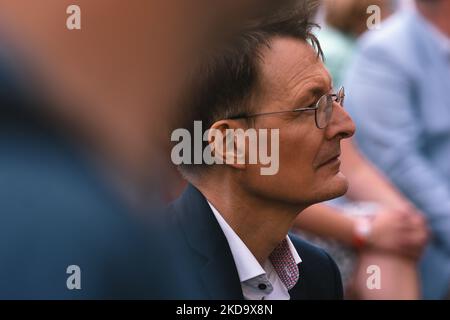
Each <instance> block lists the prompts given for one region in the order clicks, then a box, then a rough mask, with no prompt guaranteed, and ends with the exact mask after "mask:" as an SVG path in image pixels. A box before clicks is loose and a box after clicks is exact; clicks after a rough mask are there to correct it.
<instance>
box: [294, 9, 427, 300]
mask: <svg viewBox="0 0 450 320" xmlns="http://www.w3.org/2000/svg"><path fill="white" fill-rule="evenodd" d="M372 4H376V5H378V6H379V7H380V8H381V13H382V14H383V16H387V15H388V14H389V12H390V5H391V3H390V1H385V0H383V1H382V0H379V1H375V2H374V1H369V0H368V1H361V0H326V1H324V2H323V7H322V9H323V11H324V12H323V13H324V16H325V22H326V25H325V26H323V28H321V29H320V30H319V31H318V38H319V40H320V41H321V45H322V50H323V52H324V56H325V65H326V66H327V68H328V69H329V70H330V73H331V74H332V76H333V80H335V81H336V82H335V85H338V86H339V85H341V79H342V78H343V74H345V72H346V70H347V67H348V64H349V63H350V62H351V59H352V56H353V51H354V47H355V46H356V39H357V37H358V36H359V35H361V34H362V33H363V32H364V31H365V30H367V17H368V15H367V13H366V9H367V7H368V6H369V5H372ZM342 149H343V152H342V156H341V160H342V172H343V173H344V175H345V176H346V177H347V178H348V180H349V184H350V188H349V191H348V192H347V194H346V195H345V198H340V199H338V200H334V201H329V202H328V203H326V204H319V205H315V206H312V207H310V208H308V209H306V210H305V211H304V212H303V214H302V215H300V216H299V217H298V218H297V219H296V222H295V224H294V227H295V232H297V233H299V234H300V235H301V236H302V237H304V238H306V239H307V240H309V241H311V242H313V243H315V244H317V245H319V246H320V247H323V248H324V249H325V250H327V251H328V252H329V253H330V255H331V256H332V257H333V258H334V259H335V260H336V263H337V264H338V267H339V269H340V271H341V274H342V278H343V282H344V289H345V291H346V297H347V298H351V299H418V298H420V296H421V295H420V284H419V277H418V271H417V262H418V260H419V259H420V257H421V254H422V251H423V248H424V246H425V244H426V240H427V228H426V225H425V223H424V219H423V218H422V215H421V214H420V213H419V212H418V210H417V209H416V208H414V206H413V205H412V204H411V203H410V202H409V201H408V200H407V199H405V197H404V196H403V195H402V194H401V193H400V192H398V190H396V188H395V187H394V186H392V184H391V183H390V182H389V181H388V180H387V179H386V178H385V177H384V176H383V175H382V174H381V173H380V172H379V171H378V170H376V169H375V168H374V166H373V165H372V164H370V163H369V162H368V161H367V160H366V159H365V158H364V157H363V156H362V155H361V154H360V153H359V152H358V150H357V148H356V147H355V145H354V144H353V143H352V141H351V140H350V139H349V140H346V141H343V143H342ZM371 265H377V266H379V267H380V270H381V271H382V275H383V276H382V277H381V280H380V285H381V288H379V289H377V290H371V289H370V288H368V287H367V284H366V283H367V277H368V275H367V272H366V270H367V268H368V266H371Z"/></svg>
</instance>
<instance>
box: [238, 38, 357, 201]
mask: <svg viewBox="0 0 450 320" xmlns="http://www.w3.org/2000/svg"><path fill="white" fill-rule="evenodd" d="M262 53H263V60H262V63H261V65H260V80H261V83H260V86H259V88H258V89H256V90H258V93H257V96H258V97H257V98H256V99H255V104H254V106H253V107H254V111H255V112H257V113H260V112H261V113H262V112H273V111H283V110H293V109H296V108H303V107H308V106H311V105H313V104H315V103H316V102H317V101H318V100H319V98H320V97H321V96H322V95H324V94H326V93H331V91H332V80H331V78H330V75H329V73H328V71H327V70H326V69H325V67H324V65H323V63H322V61H321V60H320V59H318V58H317V54H316V52H315V51H314V50H313V49H312V47H311V46H310V45H308V44H306V43H304V42H302V41H299V40H296V39H291V38H279V37H278V38H274V39H273V41H272V42H271V46H270V48H267V49H264V51H263V52H262ZM314 117H315V113H314V111H305V112H301V113H298V112H295V113H294V112H286V113H280V114H274V115H266V116H258V117H256V118H254V119H255V120H254V126H255V127H256V128H257V129H264V128H268V129H271V128H277V129H279V134H280V138H279V171H278V173H277V174H276V175H272V176H269V175H267V176H264V175H261V174H260V168H261V166H260V165H249V166H247V167H246V170H245V172H244V176H243V183H245V186H246V188H248V191H249V192H251V193H253V194H254V195H257V196H262V197H264V198H268V199H272V200H274V201H276V202H280V201H281V202H283V203H287V204H293V205H299V204H307V205H310V204H313V203H317V202H321V201H324V200H328V199H332V198H335V197H338V196H341V195H343V194H344V193H345V192H346V191H347V188H348V183H347V180H346V178H345V177H344V175H343V174H342V173H341V172H340V161H339V158H338V157H339V155H340V152H341V150H340V142H341V140H342V139H345V138H349V137H350V136H352V135H353V133H354V131H355V126H354V123H353V122H352V120H351V118H350V116H349V115H348V114H347V112H346V111H345V110H344V109H343V108H342V107H341V106H339V104H337V103H336V102H334V103H333V112H332V116H331V120H330V122H329V124H328V126H327V127H326V128H325V129H318V128H317V127H316V124H315V118H314ZM269 150H270V146H269Z"/></svg>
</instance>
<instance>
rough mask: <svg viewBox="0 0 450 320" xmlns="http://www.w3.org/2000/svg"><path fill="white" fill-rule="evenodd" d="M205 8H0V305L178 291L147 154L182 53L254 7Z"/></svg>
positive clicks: (183, 64)
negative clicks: (77, 25) (75, 12)
mask: <svg viewBox="0 0 450 320" xmlns="http://www.w3.org/2000/svg"><path fill="white" fill-rule="evenodd" d="M73 4H76V5H78V6H79V8H80V9H81V16H80V17H81V30H68V29H67V27H66V19H67V18H68V16H69V15H68V14H67V12H66V11H67V8H68V7H69V5H73ZM208 4H210V3H209V2H206V1H194V2H189V3H188V2H186V1H178V0H173V1H147V0H133V1H131V2H124V1H121V0H107V1H106V0H104V1H90V0H79V1H64V0H63V1H61V0H46V1H13V0H0V261H1V263H0V298H3V299H20V298H27V299H30V298H31V299H48V298H52V299H70V298H96V299H102V298H164V297H172V298H173V297H177V294H179V293H180V292H184V291H183V290H184V289H186V287H187V290H188V291H187V293H186V292H185V294H184V295H183V297H189V286H183V282H185V281H188V279H186V278H185V277H183V278H182V279H178V278H177V272H178V271H180V270H178V271H177V272H175V270H174V269H175V268H176V267H178V265H177V264H176V263H173V261H172V260H171V258H170V257H167V259H165V258H166V254H165V253H166V250H165V246H164V245H163V244H164V241H163V240H162V238H161V237H163V236H165V235H164V234H162V233H163V232H160V231H159V227H160V226H159V224H157V225H153V223H154V222H155V221H154V216H157V215H158V212H159V208H160V204H161V198H162V196H163V193H164V189H165V188H166V184H168V183H170V182H169V181H168V179H167V178H166V177H165V169H164V168H165V166H166V163H165V162H164V161H166V159H165V158H164V156H163V154H164V153H163V152H162V151H160V150H159V149H158V147H159V146H161V145H164V143H166V139H167V134H166V128H165V125H166V124H167V123H168V122H169V118H170V116H169V114H170V113H171V112H172V111H174V104H173V103H172V102H173V101H172V100H173V97H174V96H176V94H177V92H178V91H179V88H180V86H182V79H183V78H184V76H183V74H184V70H185V68H187V67H188V66H189V65H190V63H189V61H190V57H192V56H193V55H196V54H197V53H198V52H201V51H202V50H203V48H204V47H203V45H204V44H206V43H208V40H207V39H208V38H212V37H214V35H213V34H212V33H211V32H212V31H213V30H216V31H219V30H220V32H222V31H226V29H227V28H228V27H229V28H232V27H234V25H233V24H234V23H236V22H238V20H239V19H240V18H242V19H243V18H245V17H247V16H248V15H249V13H250V12H251V13H252V14H253V13H254V11H255V10H253V9H254V8H255V2H254V1H240V2H239V3H238V2H235V1H220V2H217V3H215V4H214V6H212V5H208ZM259 4H260V3H259ZM258 7H261V6H258ZM236 26H237V24H236ZM218 34H220V33H218ZM219 39H220V38H219ZM161 181H164V183H161ZM149 217H150V218H149ZM149 220H150V221H149ZM164 239H166V238H164ZM70 266H72V267H70ZM73 266H75V267H73ZM78 267H79V269H77V268H78ZM74 270H75V271H74ZM76 270H78V271H76ZM67 272H69V273H67ZM74 272H80V273H79V274H78V275H81V277H80V278H78V280H74V279H76V278H77V275H75V276H76V277H75V278H74V277H72V280H73V281H74V283H72V285H74V286H75V287H74V288H72V287H71V285H70V283H69V286H68V285H67V284H68V280H69V282H70V281H72V280H70V276H71V275H73V273H74ZM163 274H170V275H171V276H170V277H163V276H162V275H163ZM70 289H73V290H70Z"/></svg>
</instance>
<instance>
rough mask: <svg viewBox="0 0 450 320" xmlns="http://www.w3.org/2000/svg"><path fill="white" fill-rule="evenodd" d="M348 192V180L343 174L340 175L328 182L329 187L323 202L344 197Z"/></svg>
mask: <svg viewBox="0 0 450 320" xmlns="http://www.w3.org/2000/svg"><path fill="white" fill-rule="evenodd" d="M347 190H348V180H347V178H346V177H345V176H344V175H343V174H342V173H340V172H339V173H338V174H337V175H335V176H334V177H333V179H331V181H329V182H327V187H326V190H325V192H324V198H325V199H323V200H322V201H327V200H331V199H335V198H339V197H342V196H343V195H345V194H346V193H347Z"/></svg>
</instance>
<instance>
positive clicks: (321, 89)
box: [307, 86, 333, 98]
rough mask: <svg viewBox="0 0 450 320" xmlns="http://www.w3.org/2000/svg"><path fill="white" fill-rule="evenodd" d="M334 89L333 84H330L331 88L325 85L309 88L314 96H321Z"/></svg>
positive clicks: (309, 91)
mask: <svg viewBox="0 0 450 320" xmlns="http://www.w3.org/2000/svg"><path fill="white" fill-rule="evenodd" d="M332 90H333V86H330V87H329V88H326V87H325V86H314V87H311V88H310V89H308V91H307V92H308V93H309V94H310V95H311V96H313V97H317V98H320V97H321V96H323V95H324V94H327V93H330V92H331V91H332Z"/></svg>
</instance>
